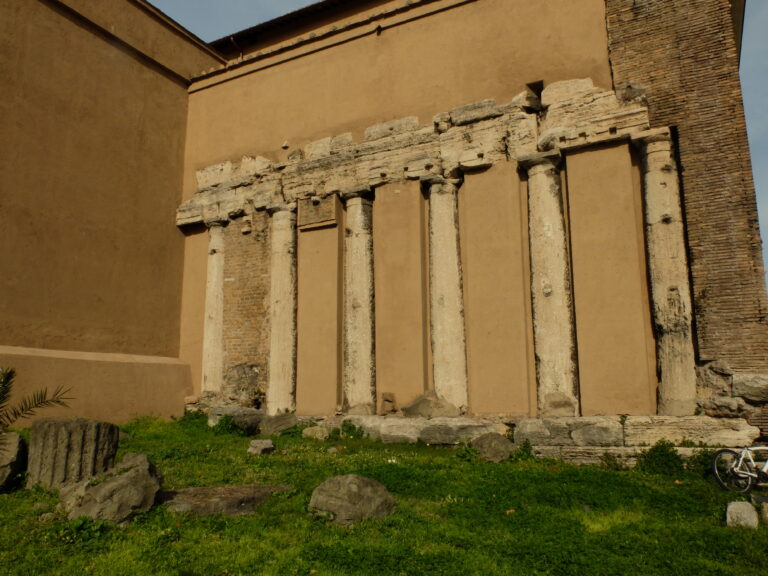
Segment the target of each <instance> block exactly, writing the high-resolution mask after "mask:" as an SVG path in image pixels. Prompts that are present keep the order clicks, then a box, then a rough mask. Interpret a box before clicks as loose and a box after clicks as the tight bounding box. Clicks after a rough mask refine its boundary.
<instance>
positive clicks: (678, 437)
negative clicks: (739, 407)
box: [624, 416, 760, 446]
mask: <svg viewBox="0 0 768 576" xmlns="http://www.w3.org/2000/svg"><path fill="white" fill-rule="evenodd" d="M759 435H760V429H759V428H758V427H757V426H750V425H749V424H748V423H747V421H746V420H743V419H741V418H710V417H709V416H680V417H675V416H629V417H628V418H627V419H626V421H625V423H624V443H625V444H626V445H627V446H642V445H647V446H652V445H654V444H656V442H658V441H659V440H668V441H670V442H672V443H673V444H680V443H682V442H683V441H690V442H695V443H697V444H698V443H699V442H701V443H702V444H704V445H705V446H749V445H750V444H752V441H753V440H754V439H755V438H757V437H758V436H759Z"/></svg>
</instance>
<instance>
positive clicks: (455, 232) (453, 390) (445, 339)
mask: <svg viewBox="0 0 768 576" xmlns="http://www.w3.org/2000/svg"><path fill="white" fill-rule="evenodd" d="M425 182H426V183H427V186H428V192H429V310H430V328H431V336H432V374H433V378H434V383H435V393H436V394H437V395H438V396H439V397H441V398H443V399H445V400H447V401H448V402H450V403H451V404H453V405H454V406H456V407H457V408H462V407H463V408H465V409H466V407H467V347H466V340H465V336H464V296H463V290H462V278H461V258H460V253H459V217H458V181H457V180H447V179H444V178H442V177H440V176H429V177H428V178H427V179H425Z"/></svg>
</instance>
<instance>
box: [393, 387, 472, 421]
mask: <svg viewBox="0 0 768 576" xmlns="http://www.w3.org/2000/svg"><path fill="white" fill-rule="evenodd" d="M403 415H405V416H406V417H408V418H439V417H448V418H453V417H456V416H459V415H461V410H459V409H458V408H457V407H456V406H454V405H453V404H451V403H450V402H448V401H447V400H444V399H443V398H440V397H439V396H438V395H437V394H436V393H435V392H434V391H433V390H429V391H427V392H426V393H424V395H422V396H419V397H418V398H416V400H414V401H413V402H411V403H410V404H408V405H407V406H403Z"/></svg>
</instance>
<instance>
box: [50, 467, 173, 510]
mask: <svg viewBox="0 0 768 576" xmlns="http://www.w3.org/2000/svg"><path fill="white" fill-rule="evenodd" d="M159 490H160V478H159V477H158V474H157V471H156V470H155V467H154V466H153V465H152V464H151V463H150V462H149V459H148V458H147V457H146V456H145V455H144V454H126V455H125V457H124V458H123V460H122V461H121V462H120V463H119V464H118V465H117V466H116V467H115V468H113V469H112V470H110V471H109V472H106V473H104V474H101V475H99V476H96V477H95V478H91V479H89V480H84V481H82V482H79V483H77V484H70V485H68V486H65V487H64V488H62V489H61V491H60V496H61V503H62V506H63V507H64V509H65V510H66V512H67V516H68V517H69V519H70V520H73V519H75V518H79V517H80V516H88V517H89V518H93V519H94V520H103V521H104V522H113V523H121V522H125V521H126V520H130V519H131V517H133V516H134V515H135V514H137V513H138V512H146V511H147V510H149V509H150V508H151V507H152V505H153V504H154V503H155V497H156V495H157V493H158V491H159Z"/></svg>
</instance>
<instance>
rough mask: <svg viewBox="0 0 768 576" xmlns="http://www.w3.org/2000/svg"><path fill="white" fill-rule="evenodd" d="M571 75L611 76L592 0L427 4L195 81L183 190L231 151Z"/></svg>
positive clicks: (507, 93) (600, 7)
mask: <svg viewBox="0 0 768 576" xmlns="http://www.w3.org/2000/svg"><path fill="white" fill-rule="evenodd" d="M402 4H403V3H402V2H401V1H400V0H396V1H392V2H387V3H382V4H381V5H380V6H377V7H376V9H369V10H368V12H374V13H379V12H384V11H386V10H388V9H389V10H391V9H392V8H393V7H401V6H402ZM454 5H455V6H456V7H455V8H452V6H454ZM441 10H442V11H441ZM429 13H433V14H432V15H431V16H428V17H426V18H415V19H414V17H415V16H418V15H423V14H429ZM365 15H366V14H365V13H364V14H362V15H361V16H360V17H361V18H362V16H365ZM350 19H351V20H353V18H350ZM469 21H471V22H472V26H467V22H469ZM336 25H337V26H339V27H343V22H342V23H337V24H336ZM377 26H381V27H382V31H381V33H380V34H378V35H377V34H376V33H375V30H376V28H377ZM389 26H392V27H389ZM322 30H324V28H322V27H320V28H319V29H318V32H319V31H322ZM363 32H365V35H362V36H360V35H361V34H362V33H363ZM355 36H360V37H358V38H357V39H350V38H354V37H355ZM303 37H304V38H306V37H307V35H306V34H304V35H303ZM332 41H333V42H340V41H341V42H342V43H340V44H338V45H335V46H332V47H328V46H329V45H331V44H332ZM286 43H287V42H286ZM283 44H285V43H283ZM278 45H282V44H278ZM274 47H275V46H272V47H269V46H268V47H261V52H263V53H266V52H268V51H269V49H270V48H274ZM581 77H591V78H592V79H593V80H594V81H595V84H596V85H598V86H603V87H606V88H609V87H610V86H611V76H610V69H609V64H608V52H607V40H606V33H605V14H604V3H603V1H602V0H578V1H576V2H574V1H573V0H543V1H540V2H528V1H525V0H482V1H481V2H470V3H466V2H457V1H456V0H442V1H438V2H431V3H429V4H428V5H426V6H423V7H419V8H414V9H413V10H412V11H405V12H404V13H402V12H401V13H400V14H397V15H395V16H392V17H390V18H384V19H381V20H375V21H373V22H371V23H370V24H368V25H366V26H364V27H363V28H361V29H356V30H355V34H354V35H350V34H347V35H345V34H343V33H340V37H338V38H337V37H334V38H331V39H328V40H322V39H319V40H318V41H317V42H314V43H309V44H305V45H303V46H300V47H297V48H295V49H293V50H287V51H285V52H283V53H281V54H280V55H277V56H275V57H273V58H267V59H259V60H256V61H255V62H254V63H253V64H250V65H246V66H240V67H237V68H235V69H234V70H232V71H231V72H229V73H225V74H222V75H218V76H212V77H210V78H207V79H204V80H200V81H198V82H195V83H194V84H193V85H192V88H191V92H192V93H191V96H190V110H189V132H188V141H187V152H186V173H185V174H186V176H185V194H186V196H187V197H188V196H189V195H190V194H191V193H192V192H194V188H195V180H194V172H195V170H198V169H201V168H204V167H206V166H209V165H211V164H215V163H216V162H220V161H225V160H231V159H236V158H239V157H240V156H241V155H243V154H255V153H259V154H267V155H270V156H275V155H279V154H285V155H287V154H288V153H290V152H291V151H292V150H295V149H297V148H299V147H301V146H302V145H303V144H305V143H306V142H309V141H312V140H315V139H319V138H324V137H326V136H329V135H334V134H341V133H343V132H347V131H351V132H353V133H355V134H356V135H357V136H360V135H361V134H362V131H363V130H364V129H365V128H366V127H368V126H370V125H372V124H376V123H377V122H382V121H385V120H391V119H393V118H400V117H403V116H418V117H419V119H420V120H421V122H422V123H428V122H429V121H430V119H431V117H432V115H434V114H436V113H437V112H441V111H444V110H450V109H452V108H454V107H456V106H460V105H463V104H466V103H469V102H475V101H478V100H482V99H484V98H496V100H497V101H499V102H506V101H509V100H510V99H511V98H512V97H513V96H514V95H516V94H517V93H519V92H520V91H521V90H523V89H525V86H526V83H530V82H536V81H539V80H543V81H544V82H545V83H550V82H553V81H556V80H564V79H570V78H581ZM286 141H287V142H288V144H289V148H287V149H286V150H281V145H282V144H283V143H284V142H286Z"/></svg>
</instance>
